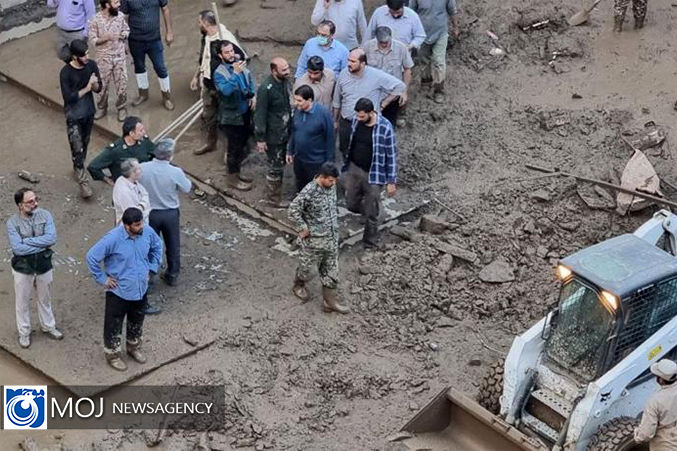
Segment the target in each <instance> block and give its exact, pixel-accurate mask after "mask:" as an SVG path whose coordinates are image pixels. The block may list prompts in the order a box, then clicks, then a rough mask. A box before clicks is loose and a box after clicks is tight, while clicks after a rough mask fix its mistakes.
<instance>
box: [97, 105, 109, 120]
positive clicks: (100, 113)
mask: <svg viewBox="0 0 677 451" xmlns="http://www.w3.org/2000/svg"><path fill="white" fill-rule="evenodd" d="M107 113H108V108H100V109H98V110H96V113H94V120H95V121H98V120H99V119H101V118H102V117H104V116H105V115H106V114H107Z"/></svg>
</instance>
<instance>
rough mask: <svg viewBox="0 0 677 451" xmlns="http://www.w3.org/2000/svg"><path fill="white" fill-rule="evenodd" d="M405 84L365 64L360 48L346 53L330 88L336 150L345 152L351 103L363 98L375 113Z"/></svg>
mask: <svg viewBox="0 0 677 451" xmlns="http://www.w3.org/2000/svg"><path fill="white" fill-rule="evenodd" d="M406 89H407V87H406V85H405V84H404V83H403V82H402V81H401V80H398V79H397V78H395V77H393V76H392V75H389V74H387V73H385V72H383V71H382V70H379V69H376V68H374V67H369V66H367V55H366V54H365V53H364V50H363V49H361V48H357V49H353V50H352V51H351V52H350V55H349V56H348V67H347V68H345V69H344V70H343V71H341V73H340V74H339V76H338V78H337V80H336V88H335V89H334V101H333V107H334V117H335V120H336V121H338V129H339V149H340V150H341V154H342V155H343V157H344V160H345V158H346V157H347V155H348V142H349V140H350V133H351V126H352V122H353V117H354V116H355V104H356V103H357V101H358V100H359V99H361V98H363V97H365V98H367V99H369V100H371V101H372V104H373V105H374V107H375V111H376V112H380V111H381V110H382V109H383V108H385V107H387V106H388V105H389V104H390V102H392V101H393V100H395V99H396V98H397V96H401V95H402V94H404V92H405V90H406Z"/></svg>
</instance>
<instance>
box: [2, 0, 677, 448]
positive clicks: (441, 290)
mask: <svg viewBox="0 0 677 451" xmlns="http://www.w3.org/2000/svg"><path fill="white" fill-rule="evenodd" d="M310 3H311V2H309V1H303V2H301V1H299V2H297V3H290V2H287V1H284V2H283V1H272V0H271V1H266V2H264V3H261V4H259V2H240V3H239V4H238V5H237V6H236V7H235V8H233V9H232V10H231V12H229V16H228V20H227V23H228V24H229V26H231V28H237V26H233V25H231V24H233V23H238V21H241V22H242V23H252V20H253V19H252V18H255V17H256V16H257V15H258V14H259V13H260V11H266V10H267V9H268V8H270V7H275V8H277V9H276V10H275V12H276V14H277V15H278V17H279V19H278V20H279V23H280V26H279V27H275V28H274V29H273V31H271V32H270V33H268V34H267V35H266V36H267V37H269V38H271V39H274V40H278V41H285V42H286V43H284V44H279V43H270V46H271V47H270V48H271V49H272V48H276V47H273V46H279V45H285V46H286V47H285V49H287V47H289V44H294V43H295V42H296V41H298V40H302V39H303V38H304V37H305V36H307V33H305V31H304V30H303V29H302V27H299V26H298V17H299V16H303V17H306V16H309V14H310V10H309V9H308V8H309V5H310ZM375 4H376V2H368V5H369V10H371V9H373V6H374V5H375ZM261 6H265V7H266V9H263V10H262V9H261ZM576 6H577V5H575V4H567V5H562V4H561V3H560V2H554V1H544V2H538V3H536V2H533V5H532V4H530V2H524V1H519V0H508V1H505V2H496V1H482V0H479V1H477V2H473V3H472V4H468V2H464V4H463V5H462V9H463V18H462V24H463V25H462V29H463V32H462V35H461V39H460V41H459V42H457V43H454V45H453V47H451V48H450V49H449V54H448V57H449V72H448V78H447V90H448V98H449V101H448V103H447V104H445V105H442V106H439V105H436V104H434V103H432V101H431V100H430V99H429V98H428V96H427V93H425V92H418V93H416V94H415V95H414V96H413V98H412V101H411V105H410V107H409V109H408V111H407V119H408V125H407V126H406V128H404V129H403V130H401V131H399V132H398V138H399V141H400V146H401V147H400V149H401V157H400V165H401V179H402V182H403V184H405V185H406V186H407V187H408V188H410V189H412V190H417V191H420V192H423V193H425V194H426V195H427V196H428V198H429V199H430V200H431V201H432V202H431V204H430V207H428V210H427V211H426V213H429V214H432V215H436V216H438V217H440V218H441V219H442V220H443V221H445V222H446V224H444V226H443V227H442V228H443V229H444V230H441V232H442V233H440V234H437V235H433V234H430V233H423V232H420V231H417V230H416V224H417V221H418V220H419V217H418V216H411V217H408V218H405V222H404V223H403V224H402V228H399V229H396V230H395V232H396V234H397V235H395V234H389V235H388V236H387V237H386V239H385V243H384V248H383V250H381V251H378V252H375V253H373V254H369V255H367V256H363V255H362V253H361V251H360V250H359V249H355V248H353V249H345V250H344V251H343V252H342V255H341V265H342V266H341V268H342V283H341V295H342V297H343V298H344V299H345V300H346V301H347V302H348V303H349V304H350V305H351V306H352V307H353V309H354V311H355V312H354V313H353V314H351V315H349V316H347V317H340V318H337V317H334V316H328V315H324V314H322V313H321V312H320V311H319V305H318V303H317V301H315V302H313V303H309V304H306V305H299V304H298V303H296V302H295V301H294V299H293V298H292V297H291V296H290V295H289V292H288V283H289V282H290V281H291V277H292V272H293V265H294V262H293V259H291V258H290V257H289V256H287V255H285V254H283V253H280V252H278V251H274V250H271V249H270V246H272V245H273V244H274V238H275V237H274V236H271V237H265V238H262V239H257V240H256V241H255V242H254V241H251V240H247V238H246V233H245V232H243V230H242V228H241V227H240V226H239V225H238V223H237V221H235V219H234V218H235V216H233V214H228V215H221V216H219V215H218V212H215V210H214V208H213V204H212V202H213V199H211V200H210V199H202V200H186V202H187V203H188V205H190V207H187V212H186V213H187V214H185V215H184V220H185V218H186V217H187V216H188V213H189V214H190V220H191V221H194V222H196V223H197V224H198V225H199V226H200V227H203V226H205V227H203V228H205V230H206V229H209V227H210V226H212V227H213V228H214V229H215V230H216V227H217V226H219V227H222V229H221V232H220V233H223V235H224V237H226V238H224V239H231V238H232V237H237V239H238V242H239V244H238V251H234V250H232V249H230V248H228V247H227V246H226V247H224V248H223V249H222V251H221V252H222V255H223V260H224V261H225V262H226V267H227V269H228V274H227V275H226V278H229V277H230V278H239V279H240V281H242V280H245V281H246V283H250V284H254V285H256V286H258V287H259V288H260V290H259V291H261V293H262V294H258V295H256V296H248V295H247V294H246V293H245V294H238V292H237V290H236V291H235V292H232V293H231V292H227V293H224V297H228V296H230V297H232V296H235V298H236V301H235V302H228V303H227V305H226V306H224V309H229V310H228V311H232V319H231V320H230V321H227V322H224V324H223V325H222V327H221V328H220V329H219V331H218V334H219V337H218V339H217V341H216V343H215V344H214V345H212V346H211V347H209V348H207V349H205V350H204V351H201V352H199V353H197V354H195V355H193V356H191V357H188V358H186V359H184V360H181V361H179V362H175V363H173V364H170V365H167V366H165V367H162V368H160V369H159V370H156V371H155V372H153V373H151V374H150V375H148V376H145V377H144V378H142V379H140V380H138V381H136V382H134V383H136V384H156V383H157V384H159V383H167V384H169V383H176V382H178V383H193V382H208V383H220V384H224V385H225V386H226V389H227V402H228V406H229V419H228V422H227V424H226V425H225V428H224V430H223V431H218V432H214V433H211V434H210V435H209V436H206V437H204V436H200V435H199V434H195V435H191V434H184V433H171V432H169V433H168V435H167V437H166V439H165V441H164V442H163V443H161V444H160V445H159V447H158V448H159V449H191V448H192V447H194V446H198V445H200V444H202V445H204V446H206V447H208V448H211V449H231V448H233V447H245V449H246V447H249V448H250V449H251V448H257V449H263V448H274V449H337V450H338V449H379V448H381V447H382V444H383V441H384V438H385V437H386V436H387V435H388V434H389V433H390V432H392V431H393V430H395V429H396V428H398V427H400V426H401V425H402V424H403V423H404V422H405V420H406V419H407V418H408V417H410V416H411V415H412V414H413V411H415V410H417V409H418V408H419V407H422V406H423V405H424V404H425V403H426V402H427V400H428V399H430V398H431V397H432V395H433V394H435V393H436V392H437V391H438V390H440V389H441V388H442V387H444V386H445V385H453V386H455V387H457V388H460V389H462V390H463V391H465V392H466V393H468V394H469V395H474V394H475V391H476V388H475V387H476V385H477V382H478V380H479V377H480V376H481V374H482V373H483V371H484V370H485V367H486V366H487V365H488V364H489V363H490V362H492V361H493V360H494V359H496V358H497V357H499V356H501V355H502V354H503V353H505V352H506V351H507V349H508V347H509V344H510V342H511V340H512V338H513V337H514V335H515V334H518V333H520V332H521V331H523V330H524V329H525V328H526V327H528V326H530V325H531V324H533V323H534V322H535V321H537V320H538V319H539V318H540V317H541V316H543V314H544V313H545V312H546V311H547V307H548V305H550V304H551V303H552V302H554V301H555V300H556V289H557V283H556V281H555V278H554V275H553V270H552V268H553V265H554V263H555V262H556V260H557V258H559V257H561V256H564V255H567V254H569V253H571V252H573V251H575V250H577V249H580V248H581V247H585V246H587V245H589V244H592V243H595V242H598V241H600V240H603V239H605V238H608V237H610V236H614V235H617V234H620V233H624V232H628V231H632V230H634V229H635V228H636V227H637V226H638V225H639V224H641V223H642V222H643V221H645V220H646V219H647V218H648V217H649V216H650V215H651V213H652V212H653V211H655V208H652V209H649V210H645V211H644V212H642V213H636V214H632V215H624V216H621V215H619V214H617V213H616V212H615V211H614V208H613V206H611V205H610V204H609V205H607V206H605V202H608V197H609V196H613V193H607V194H604V193H603V192H599V191H594V190H593V191H591V188H590V187H588V186H585V185H583V184H581V183H578V184H577V183H576V182H575V181H572V180H570V179H558V178H539V179H530V177H533V176H534V175H537V174H535V173H533V172H530V171H528V170H526V169H525V167H524V165H525V164H526V163H535V164H538V165H542V166H548V167H558V168H561V169H563V170H569V171H571V172H576V173H580V174H582V175H586V176H589V177H594V178H598V179H602V180H606V181H612V182H617V181H618V176H619V174H620V171H621V170H622V168H623V167H624V164H625V162H626V161H627V160H628V159H629V157H630V155H631V151H630V150H629V148H628V147H627V146H626V145H625V144H624V143H623V141H622V140H621V132H622V131H624V130H627V129H641V128H642V127H643V125H644V123H646V122H647V121H649V120H653V121H655V122H656V123H657V124H659V125H661V126H663V127H665V129H666V130H667V132H668V139H667V141H666V143H665V144H663V146H661V147H660V148H656V149H652V150H650V151H649V152H648V155H649V158H650V160H651V161H652V162H653V163H654V165H655V167H656V169H657V171H658V174H659V175H660V176H661V177H664V178H665V180H667V181H669V182H673V181H675V180H677V176H675V174H674V167H673V166H674V155H673V153H672V152H671V149H670V144H671V136H672V132H673V131H674V128H673V121H674V114H675V113H674V111H673V110H672V104H673V103H674V100H675V97H676V95H675V93H674V91H673V82H672V80H673V76H674V65H673V61H674V60H675V56H677V55H675V53H676V50H675V48H674V47H673V46H672V45H671V43H670V40H669V39H665V37H666V36H670V35H672V34H673V33H674V30H672V23H673V21H674V18H675V15H676V10H675V8H673V7H672V6H671V3H670V2H668V1H666V0H661V1H654V2H652V3H651V4H650V5H649V15H648V17H647V25H646V28H645V29H644V30H642V31H640V32H637V31H633V30H631V26H626V29H627V31H626V32H624V33H623V34H621V35H617V34H612V32H611V26H612V17H611V11H610V6H609V4H603V5H602V6H601V7H600V8H599V10H598V11H596V12H595V13H593V18H592V20H591V22H590V23H588V24H587V25H585V26H582V27H578V28H570V27H569V26H568V25H567V24H566V21H565V18H566V17H568V16H569V15H570V14H572V13H573V12H575V10H576ZM543 20H550V22H549V23H548V24H547V25H546V26H545V27H543V28H540V29H528V30H527V31H523V27H527V26H529V25H531V24H533V23H537V22H541V21H543ZM630 22H631V20H630ZM487 30H491V31H492V32H493V33H495V34H496V35H497V36H498V41H497V43H498V45H499V46H501V48H503V49H504V50H505V51H506V52H507V55H506V56H505V57H494V56H490V55H489V51H490V50H491V48H492V47H494V45H495V44H494V43H492V39H491V38H490V37H488V36H487V34H486V31H487ZM240 31H241V33H240V34H241V35H242V34H244V32H245V31H246V33H248V34H249V35H250V36H252V35H256V32H255V30H251V29H249V30H244V29H243V30H240ZM270 35H272V37H271V36H270ZM259 37H261V36H260V35H259ZM257 45H262V46H265V45H266V44H261V43H260V42H259V44H257ZM286 51H288V49H287V50H286ZM553 52H557V53H553ZM554 55H556V58H554V60H553V56H554ZM14 89H15V88H12V87H8V86H3V85H0V97H2V98H3V99H4V98H6V96H9V95H12V96H15V95H20V94H19V93H17V92H15V91H14ZM37 111H40V114H39V116H36V115H35V112H37ZM0 114H1V115H2V121H3V122H4V123H6V122H7V121H12V123H14V124H19V125H20V124H23V123H25V122H28V121H39V123H40V124H44V127H45V128H44V130H49V132H48V133H49V134H50V136H53V139H54V143H55V144H54V149H50V151H44V150H43V149H39V150H38V151H36V150H34V147H33V144H32V140H33V137H32V136H31V135H30V134H26V136H25V137H23V139H22V140H20V141H21V142H20V143H19V144H17V146H16V147H17V148H8V147H7V146H3V147H2V148H1V150H0V152H1V156H2V162H3V164H2V168H1V172H2V175H3V176H5V177H6V180H7V182H6V184H7V185H8V186H7V188H6V189H13V187H14V186H18V185H19V183H18V182H17V180H16V179H13V178H12V177H14V176H13V173H14V172H16V171H17V170H18V169H23V168H24V167H25V166H26V164H36V161H39V162H40V164H41V165H42V166H43V167H49V168H53V169H50V170H53V171H54V172H55V173H57V175H58V176H66V175H67V173H68V164H67V163H68V162H67V160H66V150H65V149H66V141H65V133H63V129H62V124H61V116H60V115H59V114H58V113H54V112H51V111H48V110H44V107H43V106H42V105H39V104H38V103H37V102H33V103H27V104H26V105H23V106H19V105H17V104H13V107H12V108H11V109H8V108H7V107H6V106H5V105H4V102H3V105H2V106H0ZM17 129H21V127H17ZM42 133H47V132H42ZM31 149H33V150H31ZM29 150H31V151H30V152H29ZM28 155H31V157H30V159H29V158H28ZM47 172H49V171H47ZM9 182H11V183H9ZM68 189H70V188H69V187H68V186H67V185H65V187H64V190H68ZM99 190H102V188H99ZM579 192H580V194H579ZM664 192H665V193H666V195H668V196H669V197H670V196H674V195H675V193H674V192H673V191H672V190H671V189H670V188H669V187H667V186H666V187H665V188H664ZM71 194H72V193H71ZM581 194H582V195H583V196H584V197H586V198H587V199H588V202H590V199H591V198H594V199H593V200H594V201H595V202H596V203H597V204H599V206H600V207H602V208H598V209H592V208H590V207H589V206H588V205H587V204H586V203H585V202H584V201H583V200H582V198H581ZM435 199H437V200H435ZM210 206H211V207H212V208H210ZM0 208H2V216H3V218H4V217H6V216H7V215H8V214H9V213H11V211H12V208H13V206H12V205H9V204H7V203H6V204H4V205H2V206H1V207H0ZM91 208H97V207H96V206H95V205H94V206H92V207H91ZM450 210H453V211H454V212H456V213H457V214H456V213H453V212H452V211H450ZM97 214H98V213H97ZM90 215H92V213H90V212H89V210H88V209H87V208H84V207H83V208H81V209H80V210H79V216H78V218H77V221H75V223H74V224H73V227H75V228H76V229H77V228H81V229H84V228H86V227H87V224H88V223H87V221H88V218H90V217H91V216H90ZM459 215H460V216H459ZM461 218H462V219H461ZM402 237H406V239H403V238H402ZM459 248H460V249H462V250H463V251H464V252H459V251H458V249H459ZM233 254H235V255H233ZM453 255H456V256H453ZM459 255H460V257H462V258H460V257H459ZM495 261H500V262H502V263H503V264H502V267H503V268H504V269H503V270H502V271H500V273H501V274H500V275H502V276H505V275H506V274H508V277H505V278H506V279H508V281H506V282H505V283H492V284H490V283H485V282H483V281H482V280H481V279H480V272H481V270H482V269H483V268H484V267H485V266H486V265H488V264H490V263H492V262H495ZM270 268H272V269H270ZM265 269H267V271H266V270H265ZM196 274H197V275H195V276H194V278H192V279H190V278H189V279H184V280H183V284H184V286H187V287H193V286H198V284H199V283H200V282H201V281H202V280H203V278H204V277H205V274H200V273H196ZM6 279H7V278H4V279H3V280H6ZM57 283H58V281H57ZM318 291H319V290H317V289H316V290H315V291H314V293H313V294H315V295H317V294H318ZM0 292H2V293H3V294H2V297H3V300H4V301H5V302H11V286H3V287H0ZM187 292H190V290H187ZM7 293H10V294H7ZM186 296H190V295H189V294H187V295H186ZM195 299H197V297H195V296H194V297H193V298H190V297H188V298H187V299H186V301H187V302H194V301H195ZM3 362H4V359H3ZM1 368H3V370H2V372H0V378H1V379H2V380H0V382H2V383H8V382H10V381H11V382H15V381H16V380H15V379H16V377H17V374H16V372H18V373H19V374H20V377H21V378H24V377H25V378H29V379H31V380H35V381H36V382H37V381H41V380H43V379H41V377H40V376H37V375H34V374H32V373H30V372H28V371H27V370H26V369H25V368H22V367H21V365H20V364H18V363H17V362H16V361H12V362H11V365H10V364H9V363H8V364H7V365H4V363H3V365H2V367H1ZM6 437H12V440H13V443H17V442H18V441H19V440H21V439H23V435H20V434H12V435H11V436H10V435H6ZM36 439H37V441H38V442H39V444H40V446H42V447H49V448H50V449H60V448H59V447H61V449H139V447H143V446H144V444H145V443H146V441H145V434H144V433H143V432H124V431H94V432H68V431H67V432H54V431H48V432H46V433H44V434H36ZM5 443H8V442H5ZM203 449H204V448H203Z"/></svg>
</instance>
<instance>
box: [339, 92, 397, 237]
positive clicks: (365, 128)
mask: <svg viewBox="0 0 677 451" xmlns="http://www.w3.org/2000/svg"><path fill="white" fill-rule="evenodd" d="M355 112H356V115H355V117H354V118H353V123H352V132H351V134H350V144H349V145H348V158H347V159H346V160H345V166H344V167H343V171H344V172H345V175H344V177H342V180H343V182H344V186H345V190H346V201H347V207H348V210H350V211H352V212H354V213H361V214H363V215H364V216H366V223H365V226H364V234H363V235H362V243H363V245H364V247H365V249H372V248H374V247H376V245H377V244H378V221H379V215H380V212H381V189H382V187H383V185H385V187H386V194H387V195H388V196H394V195H395V192H396V191H397V185H396V184H397V142H396V141H395V133H394V131H393V126H392V124H391V123H390V122H389V121H388V120H387V119H386V118H385V117H383V116H382V115H381V114H380V113H378V112H376V111H375V110H374V104H373V103H372V101H371V100H369V99H367V98H361V99H359V100H358V101H357V103H356V104H355Z"/></svg>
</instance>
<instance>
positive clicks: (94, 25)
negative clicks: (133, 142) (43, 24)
mask: <svg viewBox="0 0 677 451" xmlns="http://www.w3.org/2000/svg"><path fill="white" fill-rule="evenodd" d="M118 8H120V0H101V11H100V12H98V13H97V14H96V15H95V16H94V18H92V20H91V21H90V22H89V37H90V39H91V40H92V43H93V44H94V45H95V46H96V59H97V62H98V65H99V72H100V73H101V80H102V82H103V86H102V89H101V92H100V93H99V95H98V99H97V106H98V108H99V110H98V111H97V112H96V115H95V116H94V119H101V118H102V117H104V116H105V115H106V113H107V111H108V91H109V90H110V87H111V85H112V84H113V83H114V84H115V89H116V93H117V100H116V101H115V108H116V109H117V111H118V121H120V122H122V121H124V120H125V117H127V109H126V106H127V60H126V58H125V41H126V40H127V37H128V36H129V25H127V21H126V20H125V17H124V15H123V14H120V13H119V11H118Z"/></svg>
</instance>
